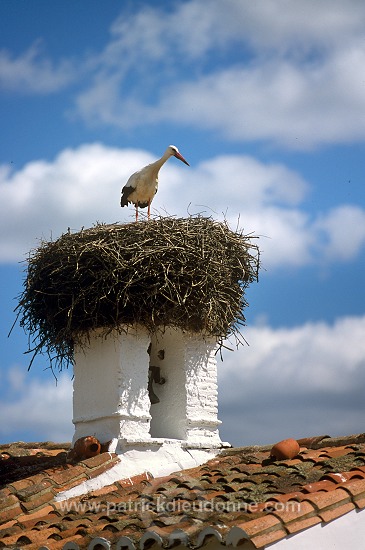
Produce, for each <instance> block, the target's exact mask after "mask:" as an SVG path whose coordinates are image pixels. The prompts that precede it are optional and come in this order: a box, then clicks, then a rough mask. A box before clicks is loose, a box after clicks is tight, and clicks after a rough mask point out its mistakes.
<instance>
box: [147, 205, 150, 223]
mask: <svg viewBox="0 0 365 550" xmlns="http://www.w3.org/2000/svg"><path fill="white" fill-rule="evenodd" d="M150 209H151V201H148V209H147V218H148V219H150V213H151V212H150Z"/></svg>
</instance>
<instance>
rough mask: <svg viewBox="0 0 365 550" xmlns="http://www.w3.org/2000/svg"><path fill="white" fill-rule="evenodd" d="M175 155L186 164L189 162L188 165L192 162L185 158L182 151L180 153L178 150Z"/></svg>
mask: <svg viewBox="0 0 365 550" xmlns="http://www.w3.org/2000/svg"><path fill="white" fill-rule="evenodd" d="M174 155H175V157H176V158H177V159H179V160H181V162H184V163H185V164H187V165H188V166H190V164H189V163H188V162H187V161H186V160H185V159H184V157H183V156H182V154H181V153H178V152H177V151H176V153H174Z"/></svg>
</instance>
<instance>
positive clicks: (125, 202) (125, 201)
mask: <svg viewBox="0 0 365 550" xmlns="http://www.w3.org/2000/svg"><path fill="white" fill-rule="evenodd" d="M128 203H129V201H128V199H127V197H123V195H122V196H121V197H120V206H128Z"/></svg>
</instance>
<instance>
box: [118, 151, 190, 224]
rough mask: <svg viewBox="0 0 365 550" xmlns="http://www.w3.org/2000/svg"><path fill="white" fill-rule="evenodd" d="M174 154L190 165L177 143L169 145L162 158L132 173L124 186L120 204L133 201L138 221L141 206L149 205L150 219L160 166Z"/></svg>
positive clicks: (148, 213) (123, 204) (124, 204)
mask: <svg viewBox="0 0 365 550" xmlns="http://www.w3.org/2000/svg"><path fill="white" fill-rule="evenodd" d="M172 156H174V157H176V158H177V159H179V160H181V161H182V162H184V163H185V164H187V165H188V166H190V164H189V163H188V162H186V160H185V159H184V157H183V156H182V154H181V153H180V152H179V150H178V148H177V147H175V145H169V146H168V148H167V149H166V151H165V152H164V154H163V155H162V157H161V158H160V159H158V160H156V162H153V163H152V164H148V165H147V166H145V167H144V168H141V170H138V172H135V173H134V174H132V175H131V177H130V178H129V180H128V181H127V183H126V184H125V186H124V187H123V189H122V196H121V198H120V206H127V205H128V204H129V203H130V202H132V203H133V204H134V205H135V207H136V221H138V207H139V206H140V207H141V208H146V206H148V210H147V216H148V219H150V207H151V202H152V199H153V197H154V196H155V194H156V193H157V189H158V173H159V171H160V168H161V167H162V166H163V165H164V164H165V162H166V161H167V160H168V159H169V158H170V157H172Z"/></svg>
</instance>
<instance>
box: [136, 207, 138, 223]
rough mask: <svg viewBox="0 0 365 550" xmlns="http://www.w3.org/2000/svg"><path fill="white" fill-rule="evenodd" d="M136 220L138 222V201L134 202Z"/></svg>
mask: <svg viewBox="0 0 365 550" xmlns="http://www.w3.org/2000/svg"><path fill="white" fill-rule="evenodd" d="M136 222H138V203H137V204H136Z"/></svg>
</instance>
